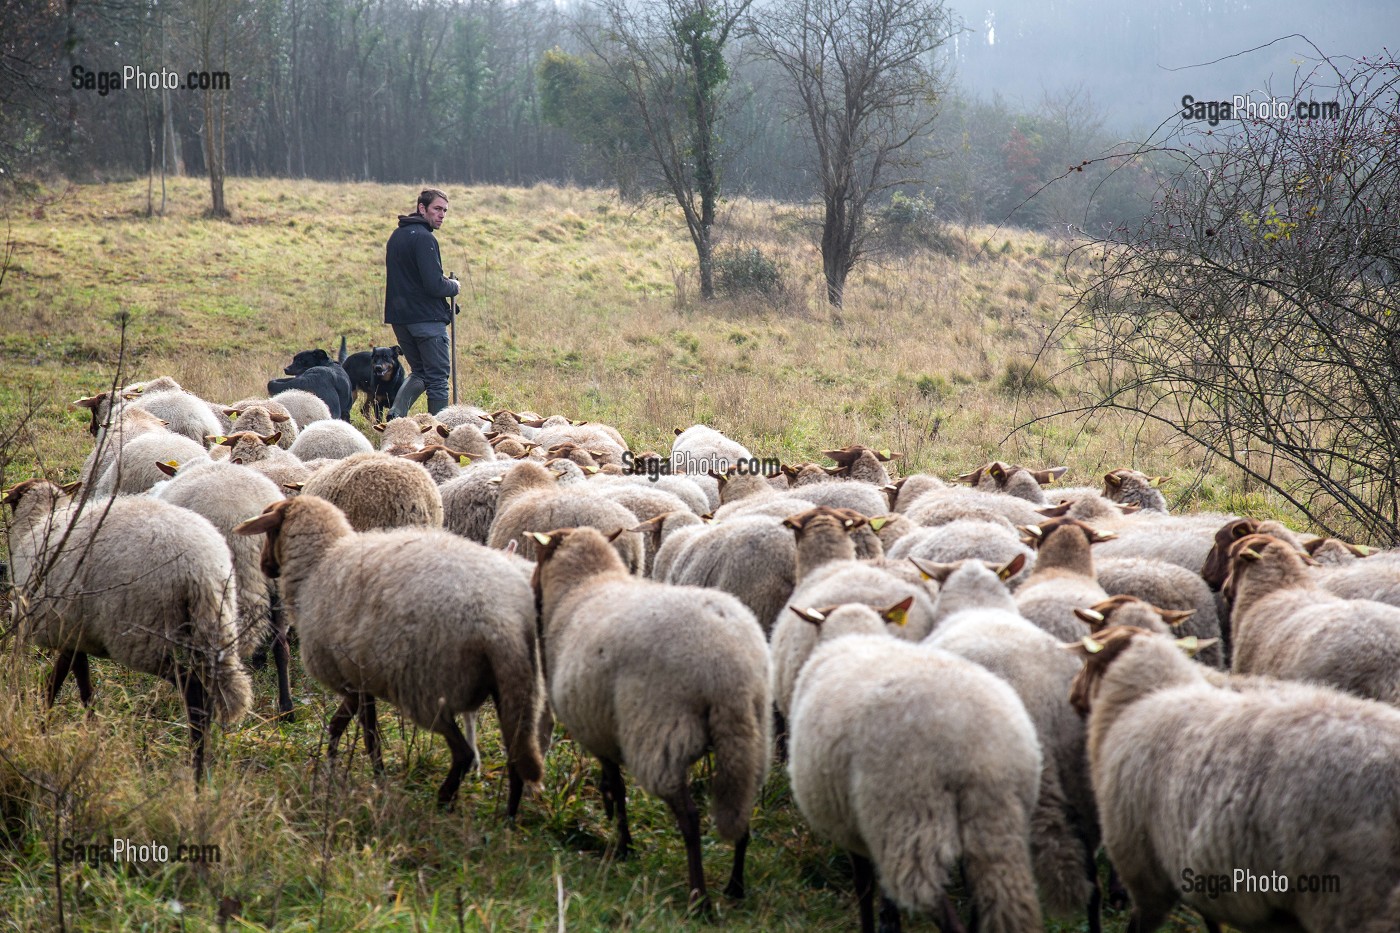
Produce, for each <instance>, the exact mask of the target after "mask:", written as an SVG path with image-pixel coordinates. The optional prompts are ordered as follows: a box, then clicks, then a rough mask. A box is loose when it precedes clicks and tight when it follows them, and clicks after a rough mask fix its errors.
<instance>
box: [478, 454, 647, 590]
mask: <svg viewBox="0 0 1400 933" xmlns="http://www.w3.org/2000/svg"><path fill="white" fill-rule="evenodd" d="M500 487H501V488H500V492H499V493H498V498H497V501H496V517H495V518H494V519H493V520H492V522H491V534H490V535H489V536H488V537H487V539H486V544H487V546H488V547H494V548H504V547H505V546H506V545H508V544H510V543H511V542H512V541H513V542H515V543H516V544H517V546H519V547H520V556H522V557H524V558H525V559H527V560H533V559H534V558H535V540H534V539H533V538H531V537H529V536H528V535H527V534H526V532H529V531H537V530H539V529H541V528H564V527H569V528H572V527H575V526H579V525H587V526H589V527H592V528H597V529H600V530H601V531H602V532H603V533H604V534H609V535H613V541H612V545H613V547H614V548H616V549H617V553H618V556H619V557H621V558H622V560H623V561H624V562H626V564H627V569H628V570H630V571H632V572H633V573H637V572H639V571H640V570H641V567H642V560H643V556H644V551H643V544H642V540H641V538H640V536H638V535H635V534H626V532H627V531H628V529H631V528H635V527H636V526H637V516H635V515H633V514H632V513H631V512H630V511H628V510H627V509H626V508H625V507H623V506H621V505H619V504H618V503H616V502H613V501H612V500H610V499H607V498H605V497H603V496H600V495H598V494H597V493H594V492H591V491H590V490H589V489H588V487H587V486H584V487H580V488H574V489H569V488H563V489H561V488H559V486H558V484H557V482H556V481H555V477H554V474H553V473H551V472H550V471H549V470H548V469H546V468H545V467H543V466H541V465H540V464H538V463H533V462H530V461H525V462H522V463H518V464H516V465H515V468H514V469H512V470H511V471H510V472H508V473H504V474H502V475H501V480H500Z"/></svg>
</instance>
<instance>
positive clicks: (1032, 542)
mask: <svg viewBox="0 0 1400 933" xmlns="http://www.w3.org/2000/svg"><path fill="white" fill-rule="evenodd" d="M1021 531H1022V532H1023V533H1024V534H1023V536H1022V538H1021V541H1022V543H1024V544H1026V545H1028V546H1030V547H1032V548H1035V549H1036V550H1037V551H1038V550H1041V549H1043V548H1044V547H1045V546H1046V545H1047V544H1048V543H1049V542H1050V539H1051V538H1052V537H1055V536H1060V535H1069V534H1073V533H1076V532H1077V533H1079V534H1081V535H1083V536H1084V539H1085V540H1086V541H1088V542H1089V543H1090V544H1098V543H1099V542H1101V541H1111V540H1113V538H1115V537H1117V536H1116V535H1115V534H1114V533H1113V532H1111V531H1099V530H1098V529H1097V528H1095V527H1094V526H1092V525H1090V524H1089V523H1087V522H1082V521H1080V520H1079V519H1077V518H1069V517H1068V516H1062V517H1057V518H1051V519H1048V520H1046V521H1043V522H1041V523H1040V524H1039V525H1024V526H1022V528H1021Z"/></svg>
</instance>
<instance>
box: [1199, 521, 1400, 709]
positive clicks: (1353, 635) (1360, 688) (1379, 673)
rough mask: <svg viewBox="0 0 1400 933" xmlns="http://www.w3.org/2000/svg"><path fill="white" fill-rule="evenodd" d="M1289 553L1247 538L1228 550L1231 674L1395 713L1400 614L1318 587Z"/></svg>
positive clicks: (1260, 538)
mask: <svg viewBox="0 0 1400 933" xmlns="http://www.w3.org/2000/svg"><path fill="white" fill-rule="evenodd" d="M1306 560H1310V558H1307V557H1305V556H1304V555H1301V554H1299V553H1298V552H1297V551H1296V550H1294V548H1293V546H1292V545H1291V544H1289V543H1287V542H1285V541H1282V540H1280V539H1278V538H1273V537H1270V536H1268V535H1257V534H1256V535H1246V536H1245V537H1243V538H1241V539H1239V540H1238V541H1236V542H1235V544H1234V545H1233V546H1231V548H1230V576H1229V577H1228V578H1227V579H1226V581H1225V588H1224V593H1225V598H1226V599H1227V601H1229V602H1230V604H1231V606H1232V608H1231V612H1230V621H1231V625H1230V630H1231V633H1232V637H1233V639H1234V642H1233V652H1232V654H1231V659H1230V664H1231V670H1234V671H1238V672H1240V673H1243V674H1269V675H1271V676H1274V677H1280V678H1283V679H1285V680H1306V681H1312V682H1314V683H1322V684H1328V685H1331V686H1333V687H1336V688H1338V689H1339V690H1345V691H1346V692H1348V693H1352V694H1355V695H1356V696H1360V697H1365V698H1367V699H1371V700H1380V701H1381V702H1383V703H1389V704H1391V705H1393V706H1400V608H1396V607H1395V606H1390V605H1387V604H1385V603H1378V602H1374V601H1372V600H1369V599H1343V598H1341V597H1340V596H1336V595H1334V594H1332V593H1329V592H1327V591H1326V590H1324V589H1322V588H1321V587H1319V586H1318V585H1317V582H1316V580H1315V579H1314V578H1313V575H1312V573H1311V572H1310V571H1309V570H1308V567H1307V565H1306V564H1305V563H1304V561H1306Z"/></svg>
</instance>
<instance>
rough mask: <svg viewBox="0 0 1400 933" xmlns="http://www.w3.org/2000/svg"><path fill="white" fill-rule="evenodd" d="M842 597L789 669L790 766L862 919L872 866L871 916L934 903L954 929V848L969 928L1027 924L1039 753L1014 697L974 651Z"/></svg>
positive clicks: (866, 918)
mask: <svg viewBox="0 0 1400 933" xmlns="http://www.w3.org/2000/svg"><path fill="white" fill-rule="evenodd" d="M852 608H853V607H847V608H846V609H844V610H838V612H837V613H836V614H835V615H839V616H840V618H839V619H838V618H835V617H833V618H829V619H828V620H827V621H824V622H823V623H822V624H821V632H820V636H821V640H822V644H821V645H819V646H818V647H817V649H816V650H815V651H814V652H813V653H812V655H811V657H810V658H809V659H808V661H807V663H806V665H804V666H803V668H802V673H801V674H800V675H799V676H798V679H797V686H796V691H795V694H794V698H793V709H792V717H791V720H790V727H791V758H790V760H789V762H788V774H789V777H790V779H791V783H792V793H793V797H794V799H795V800H796V801H797V805H798V808H799V809H800V810H801V811H802V814H803V816H805V817H806V819H807V822H808V823H810V824H811V826H812V828H813V829H814V830H815V831H816V832H817V833H819V834H820V835H822V836H825V837H826V838H828V839H831V840H832V841H833V842H834V843H836V845H838V846H840V847H841V848H843V849H845V850H846V851H847V852H848V853H849V854H850V856H851V861H852V863H853V865H854V867H855V876H856V893H857V897H858V901H859V908H860V920H861V929H862V931H873V930H874V916H873V915H874V904H873V901H874V894H875V889H876V879H875V875H876V872H878V875H879V887H880V889H881V891H882V893H883V895H884V897H885V898H887V899H888V900H887V901H886V902H885V904H884V905H883V907H882V909H881V919H882V921H885V920H888V921H890V922H889V924H888V926H886V925H885V924H884V923H882V928H896V929H897V928H898V914H897V913H895V911H894V909H893V904H891V903H889V902H890V901H892V902H894V904H898V905H899V906H902V907H905V908H909V909H915V910H918V909H931V908H934V907H940V908H941V911H942V915H941V919H940V923H939V925H940V926H941V927H942V928H943V929H944V930H953V929H960V928H961V925H960V924H959V922H958V918H957V914H956V912H955V911H954V909H953V907H952V904H951V903H950V902H949V901H948V898H947V895H946V893H945V888H946V887H947V884H948V882H949V880H950V875H951V874H952V873H953V871H954V869H955V867H956V865H957V863H958V859H959V858H961V859H962V861H963V864H964V868H965V874H966V878H967V883H968V887H969V888H970V890H971V894H972V900H973V904H974V910H975V912H976V915H977V917H978V919H979V927H980V929H982V930H985V931H1004V933H1013V931H1015V933H1025V931H1030V930H1039V929H1040V928H1041V918H1040V904H1039V902H1038V901H1037V899H1036V893H1035V881H1034V879H1033V877H1032V872H1031V859H1030V851H1029V843H1028V840H1029V832H1030V818H1031V814H1032V812H1033V811H1034V809H1035V803H1036V794H1037V790H1038V787H1039V783H1040V773H1041V754H1040V748H1039V745H1038V743H1037V741H1036V734H1035V726H1034V724H1033V723H1032V722H1031V719H1030V716H1029V715H1027V713H1026V710H1025V707H1024V706H1023V705H1022V703H1021V701H1020V699H1019V698H1018V697H1017V696H1016V694H1015V692H1013V691H1012V689H1011V687H1010V686H1008V685H1007V684H1006V683H1005V682H1004V681H1002V680H1001V679H1000V678H998V677H996V676H995V675H993V674H991V673H990V672H988V671H986V670H984V669H983V668H981V667H979V666H978V665H976V664H973V663H972V662H971V661H967V660H964V659H962V658H960V657H957V656H956V655H953V654H950V653H948V652H946V651H940V650H938V649H936V648H929V647H925V646H923V645H914V644H910V643H908V642H905V641H901V640H899V639H895V638H889V637H886V636H885V635H884V633H883V632H882V631H881V630H882V628H883V624H882V623H881V620H880V619H879V617H878V616H876V615H875V614H874V613H873V612H869V611H862V610H860V609H855V610H854V611H851V610H852ZM833 622H835V623H837V624H836V625H833V624H832V623H833ZM842 623H845V624H842Z"/></svg>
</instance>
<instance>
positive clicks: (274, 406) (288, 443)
mask: <svg viewBox="0 0 1400 933" xmlns="http://www.w3.org/2000/svg"><path fill="white" fill-rule="evenodd" d="M224 414H226V415H228V416H229V417H230V418H232V419H233V420H232V421H231V422H229V426H228V429H227V430H225V431H223V432H221V433H224V434H237V433H238V432H240V431H253V432H254V433H257V434H272V433H274V432H276V434H277V446H278V447H281V448H282V449H283V450H291V449H292V444H294V443H296V439H297V435H298V434H299V433H300V429H299V428H298V426H297V423H296V421H295V420H294V419H293V418H292V416H291V414H290V413H289V412H288V411H287V409H286V408H284V407H283V406H282V405H281V404H279V403H277V402H274V401H272V400H271V399H243V400H241V401H238V402H234V403H233V404H232V405H230V406H228V407H227V408H225V409H224Z"/></svg>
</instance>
